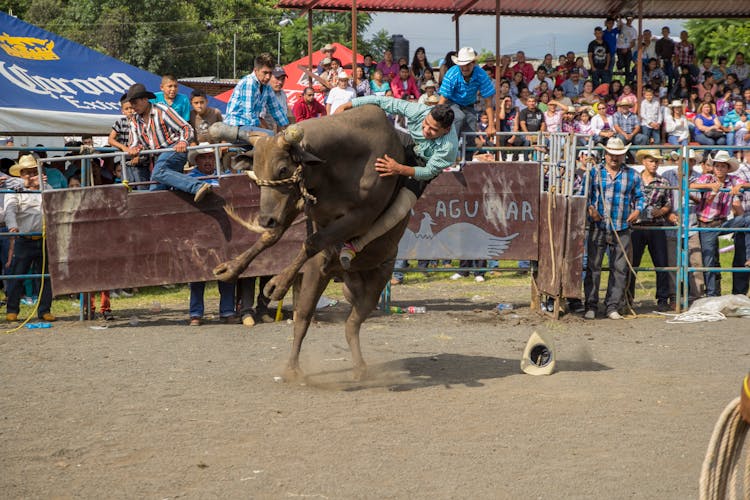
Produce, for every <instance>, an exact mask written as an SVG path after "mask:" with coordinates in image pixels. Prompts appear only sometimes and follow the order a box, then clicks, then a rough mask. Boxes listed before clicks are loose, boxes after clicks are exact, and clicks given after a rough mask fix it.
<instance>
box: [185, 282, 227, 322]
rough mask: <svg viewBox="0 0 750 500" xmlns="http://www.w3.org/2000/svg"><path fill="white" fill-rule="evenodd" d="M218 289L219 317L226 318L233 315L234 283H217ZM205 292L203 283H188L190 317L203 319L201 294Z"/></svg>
mask: <svg viewBox="0 0 750 500" xmlns="http://www.w3.org/2000/svg"><path fill="white" fill-rule="evenodd" d="M216 283H217V285H218V287H219V316H220V317H222V318H226V317H228V316H233V315H234V283H233V282H232V283H228V282H226V281H217V282H216ZM205 290H206V282H205V281H197V282H195V283H190V317H191V318H202V317H203V311H204V309H203V292H205Z"/></svg>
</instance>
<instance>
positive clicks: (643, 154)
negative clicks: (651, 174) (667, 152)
mask: <svg viewBox="0 0 750 500" xmlns="http://www.w3.org/2000/svg"><path fill="white" fill-rule="evenodd" d="M645 158H653V159H654V160H656V161H659V160H661V159H662V156H661V152H660V151H659V150H657V149H641V150H639V151H638V152H637V153H636V154H635V161H636V163H643V160H644V159H645Z"/></svg>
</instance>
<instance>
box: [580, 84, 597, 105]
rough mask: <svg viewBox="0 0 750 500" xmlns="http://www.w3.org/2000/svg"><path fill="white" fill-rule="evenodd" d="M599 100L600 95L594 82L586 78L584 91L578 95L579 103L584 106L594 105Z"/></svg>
mask: <svg viewBox="0 0 750 500" xmlns="http://www.w3.org/2000/svg"><path fill="white" fill-rule="evenodd" d="M597 102H599V96H598V95H596V94H595V93H594V82H592V81H591V80H586V81H585V82H584V83H583V92H582V93H581V95H580V96H578V103H579V104H581V105H582V106H593V105H594V104H596V103H597Z"/></svg>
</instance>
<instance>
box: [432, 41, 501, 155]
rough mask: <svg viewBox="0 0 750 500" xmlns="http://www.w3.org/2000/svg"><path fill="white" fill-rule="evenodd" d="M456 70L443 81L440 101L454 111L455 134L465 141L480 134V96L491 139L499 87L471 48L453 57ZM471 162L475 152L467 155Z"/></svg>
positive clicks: (465, 48) (449, 71)
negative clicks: (465, 136) (467, 134)
mask: <svg viewBox="0 0 750 500" xmlns="http://www.w3.org/2000/svg"><path fill="white" fill-rule="evenodd" d="M451 58H452V59H453V62H454V63H455V66H452V67H451V68H450V69H449V70H448V71H447V72H446V73H445V76H444V77H443V82H442V83H441V84H440V101H439V103H438V104H449V105H450V107H451V109H452V110H453V114H454V116H455V119H454V120H453V130H454V131H455V132H456V137H458V138H459V139H461V133H462V132H476V131H477V122H478V121H479V117H478V116H477V112H476V110H475V109H474V104H475V103H476V102H477V93H479V95H481V96H482V98H484V99H485V100H486V103H485V105H486V108H485V112H486V113H487V117H488V118H489V126H488V127H487V130H486V133H487V135H488V136H493V135H494V134H495V113H494V111H495V108H494V107H493V106H492V99H491V98H492V97H493V96H494V95H495V85H494V84H493V83H492V80H491V79H490V77H489V76H487V73H486V72H485V71H484V70H483V69H482V68H480V67H478V66H477V63H476V59H477V54H476V52H474V49H472V48H471V47H463V48H462V49H461V50H459V51H458V55H457V56H451ZM469 145H472V146H473V145H474V138H473V137H472V138H471V139H470V140H469V143H468V144H467V146H469ZM466 156H467V158H464V160H467V161H468V160H471V158H472V157H473V156H474V155H473V152H472V151H469V152H467V155H466Z"/></svg>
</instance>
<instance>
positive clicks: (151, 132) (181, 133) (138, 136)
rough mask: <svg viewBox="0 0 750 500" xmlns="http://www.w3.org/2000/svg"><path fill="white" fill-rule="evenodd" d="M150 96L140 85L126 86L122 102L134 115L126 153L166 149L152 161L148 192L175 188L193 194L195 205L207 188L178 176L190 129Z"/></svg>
mask: <svg viewBox="0 0 750 500" xmlns="http://www.w3.org/2000/svg"><path fill="white" fill-rule="evenodd" d="M154 97H155V96H154V94H153V93H152V92H149V91H147V90H146V87H145V86H144V85H143V84H142V83H135V84H133V85H131V86H130V88H129V89H128V93H127V95H126V96H125V100H126V101H128V102H129V103H130V104H132V105H133V109H134V110H135V113H134V114H133V115H132V117H131V119H130V143H129V144H128V153H130V155H131V156H138V154H139V153H140V152H141V150H143V149H167V148H172V149H173V151H166V152H164V153H160V154H159V155H158V156H157V157H156V161H155V162H154V169H153V171H152V172H151V180H152V181H156V182H158V183H159V184H152V185H151V187H150V189H151V190H152V191H156V190H161V189H167V187H172V188H175V189H177V190H179V191H184V192H186V193H191V194H193V195H195V196H194V197H193V200H194V201H195V202H196V203H198V202H199V201H201V200H202V199H203V198H204V197H205V196H206V194H208V193H209V192H210V191H211V185H210V184H208V183H206V182H203V181H199V180H198V179H196V178H195V177H190V176H188V175H185V174H184V173H182V170H183V169H184V168H185V163H186V162H187V147H188V144H189V143H190V140H191V139H192V138H193V127H191V126H190V124H189V123H188V122H186V121H185V120H184V119H183V118H182V117H181V116H180V115H178V114H177V112H176V111H175V110H173V109H172V108H170V107H169V106H167V105H165V104H155V103H152V102H150V101H149V99H154Z"/></svg>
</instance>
